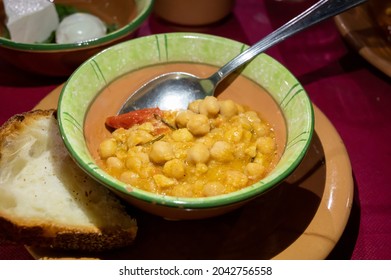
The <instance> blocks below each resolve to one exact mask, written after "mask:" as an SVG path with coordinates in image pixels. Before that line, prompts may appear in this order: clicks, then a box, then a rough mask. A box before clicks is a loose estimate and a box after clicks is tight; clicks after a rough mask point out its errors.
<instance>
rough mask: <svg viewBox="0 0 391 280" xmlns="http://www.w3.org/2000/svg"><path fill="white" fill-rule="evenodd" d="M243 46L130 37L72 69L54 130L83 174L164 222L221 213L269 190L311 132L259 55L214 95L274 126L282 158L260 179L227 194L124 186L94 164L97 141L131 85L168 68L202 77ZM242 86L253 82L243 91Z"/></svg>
mask: <svg viewBox="0 0 391 280" xmlns="http://www.w3.org/2000/svg"><path fill="white" fill-rule="evenodd" d="M244 48H247V46H246V45H243V44H242V43H239V42H236V41H232V40H229V39H225V38H221V37H216V36H210V35H205V34H194V33H193V34H191V33H170V34H160V35H155V36H148V37H142V38H138V39H134V40H130V41H128V42H125V43H121V44H118V45H116V46H113V47H111V48H109V49H106V50H105V51H103V52H101V53H99V54H98V55H96V56H94V57H92V58H91V59H89V60H88V61H87V62H85V63H84V64H83V65H82V66H81V67H79V68H78V69H77V70H76V71H75V72H74V73H73V74H72V76H71V77H70V79H69V80H68V81H67V83H66V84H65V86H64V88H63V90H62V93H61V95H60V99H59V103H58V120H59V124H60V130H61V134H62V136H63V139H64V142H65V145H66V147H67V148H68V150H69V152H70V154H71V156H72V157H73V158H74V159H75V161H76V162H77V163H78V164H79V165H80V167H81V168H82V169H84V170H85V171H86V172H87V173H88V174H90V175H91V176H92V177H94V178H95V179H96V180H98V181H99V182H101V183H102V184H104V185H106V186H107V187H108V188H110V189H111V190H112V191H114V192H115V193H117V194H118V195H119V196H120V197H122V198H123V199H124V200H126V201H128V202H129V203H131V204H133V205H135V206H137V207H139V208H141V209H143V210H145V211H147V212H150V213H153V214H156V215H160V216H163V217H165V218H168V219H199V218H206V217H211V216H216V215H220V214H222V213H225V212H227V211H230V210H233V209H235V208H237V207H239V206H241V205H243V204H244V203H246V202H248V201H250V200H251V199H253V198H255V197H258V196H259V195H261V194H263V193H265V192H266V191H268V190H270V189H271V188H273V187H275V186H276V185H278V183H280V182H281V181H283V180H284V179H285V178H286V177H287V176H288V175H289V174H291V173H292V172H293V171H294V169H295V168H296V167H297V166H298V164H299V163H300V161H301V160H302V158H303V157H304V154H305V153H306V150H307V148H308V146H309V144H310V141H311V137H312V134H313V129H314V116H313V108H312V104H311V102H310V100H309V98H308V95H307V94H306V92H305V90H304V89H303V88H302V86H301V85H300V83H299V82H298V81H297V80H296V78H295V77H294V76H293V75H292V74H291V73H290V72H289V71H288V70H287V69H286V68H284V67H283V66H282V65H280V64H279V63H278V62H277V61H275V60H274V59H273V58H271V57H269V56H267V55H266V54H261V55H259V56H258V57H257V58H256V59H254V60H253V61H252V62H251V63H249V64H248V65H247V66H246V67H245V68H244V69H243V70H242V72H241V74H240V75H238V76H237V77H235V76H232V77H231V79H230V80H229V81H226V82H225V83H224V84H223V85H221V87H220V91H221V92H220V93H219V95H218V98H219V99H226V98H230V99H233V100H234V101H236V102H238V103H240V104H244V105H248V106H250V107H251V108H252V109H254V110H256V111H258V112H260V113H261V114H262V116H263V117H264V118H265V119H266V120H268V121H269V123H271V124H272V126H273V127H274V129H275V134H276V139H277V140H278V147H279V151H278V153H279V154H280V155H281V158H280V161H279V162H278V164H277V166H276V167H275V169H274V170H273V171H272V172H271V173H270V174H269V175H268V176H267V177H266V178H264V179H263V180H261V181H259V182H257V183H256V184H254V185H251V186H249V187H247V188H244V189H242V190H240V191H237V192H234V193H230V194H226V195H220V196H214V197H208V198H177V197H169V196H162V195H157V194H152V193H149V192H146V191H143V190H140V189H137V188H132V187H130V186H127V185H126V184H124V183H122V182H120V181H118V180H116V179H114V178H113V177H112V176H110V175H108V174H107V173H106V172H104V171H103V170H102V169H100V168H99V166H98V165H97V161H96V160H95V158H96V147H97V144H98V143H100V141H102V140H103V139H104V138H105V137H106V136H107V135H108V131H107V129H106V128H105V126H104V120H105V118H106V117H107V116H110V115H113V114H116V112H117V111H118V109H119V107H120V106H121V104H122V103H123V102H124V100H126V98H127V97H128V96H129V94H130V93H131V92H132V91H133V90H134V89H136V88H137V87H139V86H141V85H142V84H143V83H144V82H146V81H147V80H148V79H150V78H152V77H154V76H156V75H157V74H159V73H164V72H167V71H170V70H172V68H170V67H174V69H176V70H179V71H188V72H191V73H193V74H198V75H200V76H204V75H209V74H211V73H212V72H213V71H215V70H216V69H217V68H216V67H212V66H218V67H220V66H222V65H223V64H225V63H226V62H227V61H229V60H230V59H231V58H233V57H234V56H236V55H238V54H239V53H240V52H241V51H243V49H244ZM180 62H182V63H181V64H180ZM183 62H185V63H183ZM170 63H176V64H175V65H174V66H173V64H170ZM200 64H202V65H204V66H202V67H201V66H200ZM205 64H207V65H209V66H205ZM170 65H171V66H170ZM148 66H153V67H151V68H148V69H153V70H151V71H150V72H148V73H147V74H146V73H145V72H144V74H143V75H138V76H137V77H136V76H135V75H136V73H141V72H138V71H136V70H138V69H142V68H144V69H145V68H146V67H148ZM132 71H133V73H132ZM134 71H135V72H134ZM249 84H251V85H252V87H251V86H250V87H249V88H248V87H247V86H248V85H249ZM243 85H246V89H245V88H244V87H243Z"/></svg>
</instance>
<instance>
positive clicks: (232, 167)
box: [98, 96, 278, 197]
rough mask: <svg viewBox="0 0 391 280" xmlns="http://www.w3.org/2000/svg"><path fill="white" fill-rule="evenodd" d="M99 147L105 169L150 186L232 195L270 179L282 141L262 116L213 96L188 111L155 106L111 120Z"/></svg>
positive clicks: (166, 191) (184, 193) (185, 193)
mask: <svg viewBox="0 0 391 280" xmlns="http://www.w3.org/2000/svg"><path fill="white" fill-rule="evenodd" d="M106 125H107V126H109V127H112V128H113V129H114V130H113V132H112V133H111V136H110V137H109V138H107V139H105V140H103V141H102V142H101V143H100V145H99V148H98V154H99V157H100V159H101V162H102V165H103V166H102V168H103V169H104V170H105V171H106V172H108V173H109V174H110V175H112V176H114V177H116V178H118V179H119V180H121V181H123V182H125V183H127V184H129V185H131V186H133V187H137V188H140V189H143V190H145V191H149V192H153V193H158V194H163V195H169V196H176V197H208V196H215V195H220V194H227V193H231V192H234V191H237V190H240V189H242V188H245V187H247V186H249V185H252V184H254V183H255V182H257V181H259V180H261V179H262V178H264V177H265V176H266V175H267V174H268V173H269V172H270V171H271V170H272V169H273V168H274V166H275V164H276V162H277V160H278V156H277V144H276V139H275V133H274V131H273V129H272V128H271V126H270V125H269V124H268V123H267V122H266V120H264V119H262V118H261V117H260V115H259V114H258V113H257V112H255V111H253V110H251V109H249V108H247V107H245V106H242V105H239V104H238V103H236V102H234V101H232V100H229V99H227V100H218V99H216V98H215V97H211V96H210V97H206V98H205V99H203V100H196V101H194V102H192V103H191V104H189V106H188V109H187V110H181V111H162V110H160V109H158V108H148V109H143V110H139V111H134V112H130V113H128V114H125V115H120V116H114V117H109V118H107V120H106Z"/></svg>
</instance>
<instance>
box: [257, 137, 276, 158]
mask: <svg viewBox="0 0 391 280" xmlns="http://www.w3.org/2000/svg"><path fill="white" fill-rule="evenodd" d="M257 150H258V151H259V152H261V153H263V154H271V153H273V152H275V150H276V143H275V141H274V139H273V138H272V137H268V136H266V137H261V138H259V139H258V140H257Z"/></svg>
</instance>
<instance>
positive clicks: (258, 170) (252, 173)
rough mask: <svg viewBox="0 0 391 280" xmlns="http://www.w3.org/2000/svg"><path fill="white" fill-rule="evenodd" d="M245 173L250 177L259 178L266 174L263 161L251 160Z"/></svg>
mask: <svg viewBox="0 0 391 280" xmlns="http://www.w3.org/2000/svg"><path fill="white" fill-rule="evenodd" d="M245 173H246V174H247V176H248V177H249V178H250V179H254V178H257V177H258V178H259V177H261V176H263V175H264V173H265V167H264V166H263V164H262V163H257V162H250V163H248V164H247V165H246V169H245Z"/></svg>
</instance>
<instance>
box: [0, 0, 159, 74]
mask: <svg viewBox="0 0 391 280" xmlns="http://www.w3.org/2000/svg"><path fill="white" fill-rule="evenodd" d="M55 3H56V4H63V5H69V6H71V7H73V8H76V9H77V10H78V11H82V12H88V13H91V14H94V15H96V16H98V17H99V18H101V19H102V20H103V21H104V22H105V23H106V24H108V25H112V26H116V27H117V28H116V29H115V31H113V32H110V33H108V34H106V35H105V36H103V37H101V38H99V39H95V40H89V41H88V42H84V43H75V44H54V43H51V44H48V43H32V44H27V43H18V42H14V41H12V40H10V39H9V38H7V37H8V34H7V33H8V32H7V30H6V27H5V22H6V14H5V11H4V6H3V0H0V58H1V59H3V60H5V61H7V62H8V63H10V64H13V65H15V66H17V67H18V68H22V69H24V70H27V71H29V72H33V73H38V74H41V75H45V76H69V75H70V74H71V73H72V72H73V71H74V70H75V69H76V68H77V67H78V66H80V64H82V63H83V62H84V61H86V60H87V59H88V58H90V57H91V56H93V55H95V54H97V53H98V52H100V51H102V50H103V49H105V48H107V47H109V46H111V45H114V44H117V43H119V42H121V41H125V40H127V39H129V38H131V37H132V36H133V34H134V32H135V31H136V30H137V29H138V28H139V27H140V25H141V24H142V23H143V22H144V21H145V20H146V19H147V17H148V16H149V14H150V13H151V11H152V8H153V3H154V0H117V1H109V0H90V1H85V0H56V1H55Z"/></svg>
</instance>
